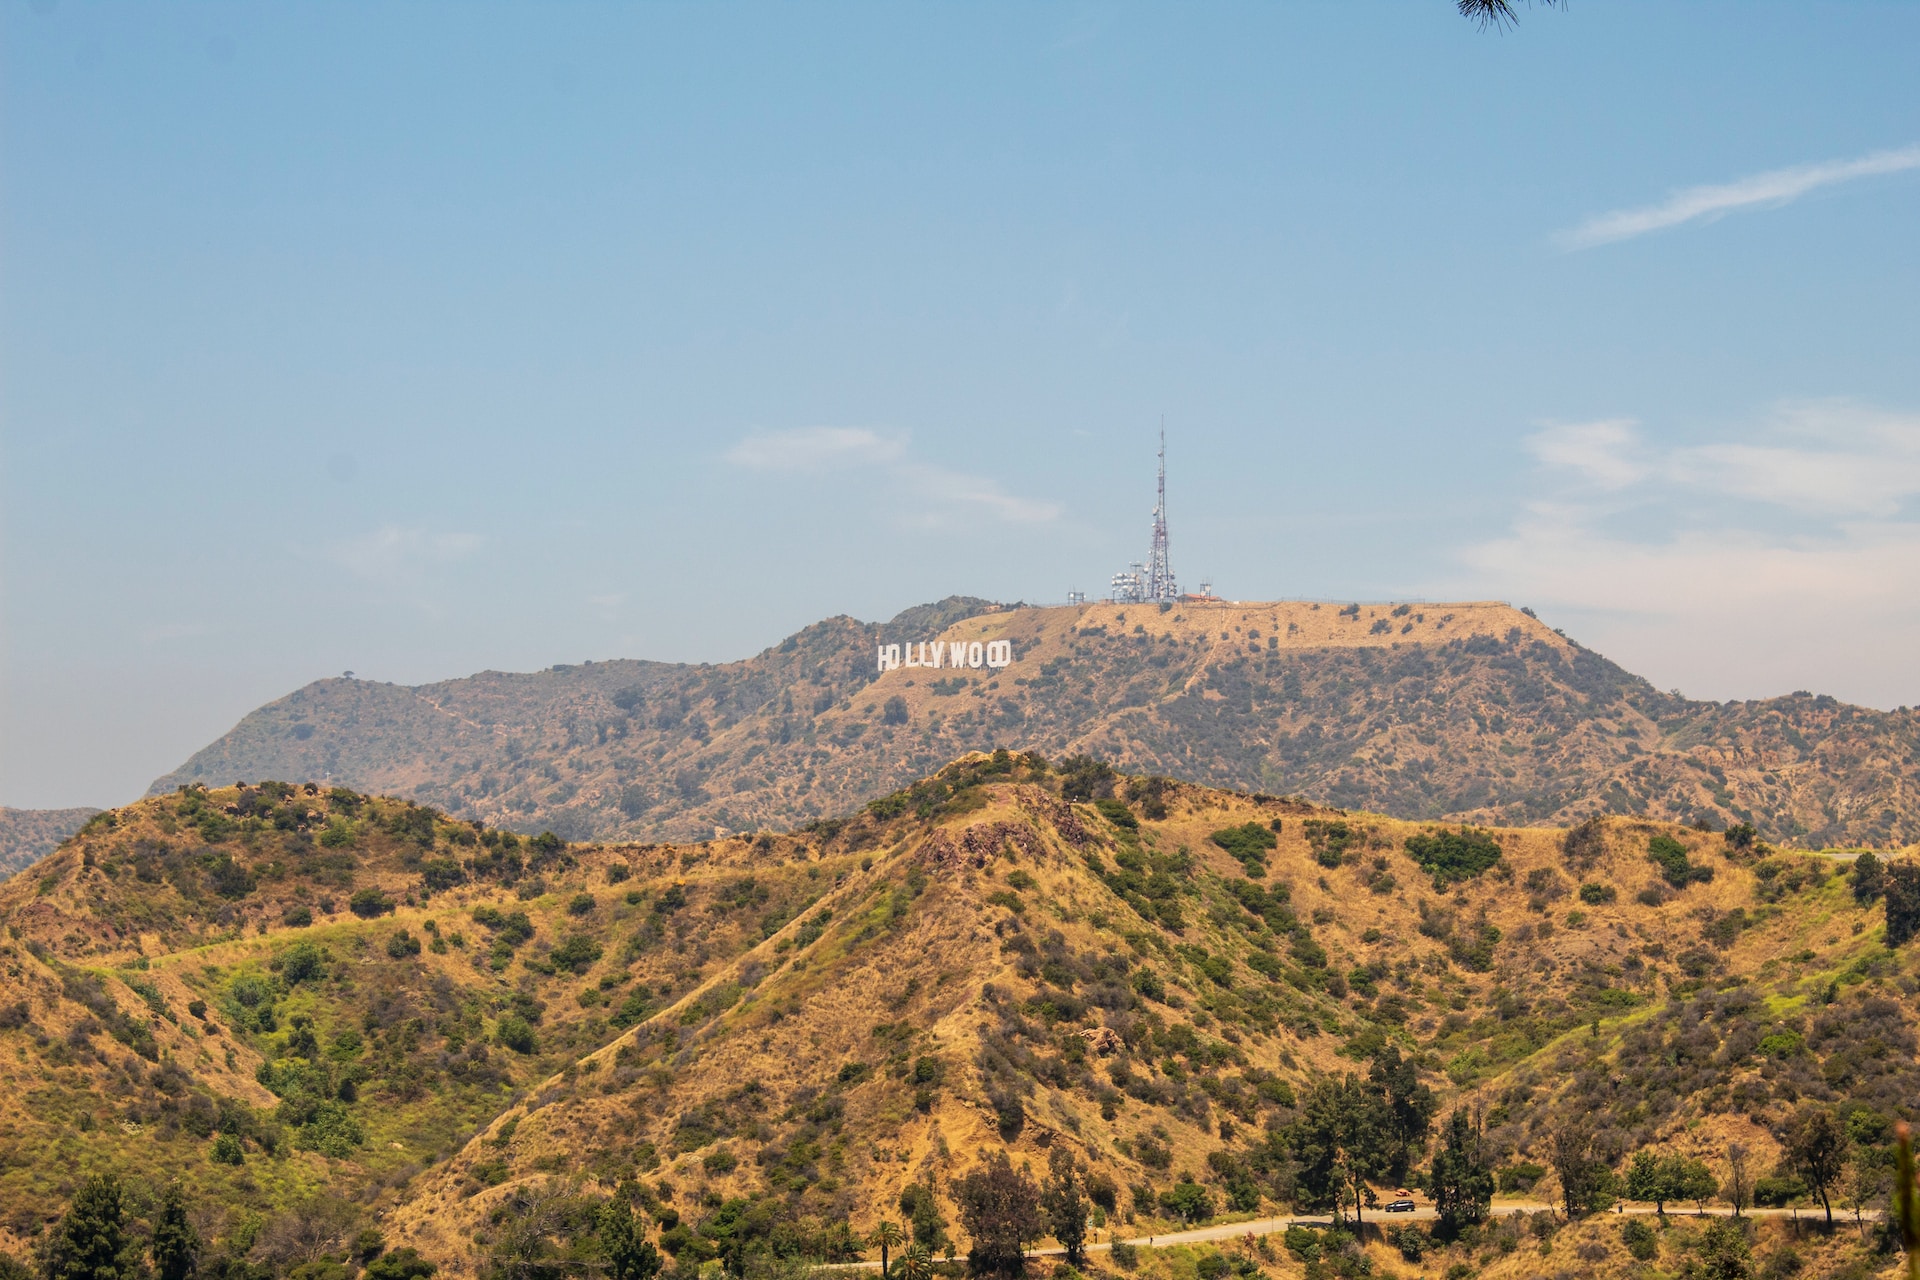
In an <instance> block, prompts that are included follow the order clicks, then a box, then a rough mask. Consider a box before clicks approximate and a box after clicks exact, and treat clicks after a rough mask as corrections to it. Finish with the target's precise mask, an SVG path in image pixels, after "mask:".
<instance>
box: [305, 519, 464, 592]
mask: <svg viewBox="0 0 1920 1280" xmlns="http://www.w3.org/2000/svg"><path fill="white" fill-rule="evenodd" d="M484 542H485V539H483V538H482V537H481V536H480V535H479V534H477V533H433V532H430V531H429V530H426V529H408V528H402V527H400V526H398V525H385V526H383V527H381V528H379V529H375V530H373V531H372V532H371V533H366V534H362V535H361V536H359V537H357V538H346V539H343V540H341V541H339V542H335V543H333V544H332V545H331V546H329V547H328V548H327V549H326V553H325V554H326V558H327V559H329V560H331V561H333V562H334V563H335V564H337V565H339V566H340V567H341V568H343V569H345V570H346V571H347V572H349V573H351V574H353V575H354V576H355V577H357V578H362V579H364V580H366V581H368V582H374V583H379V584H381V585H383V586H406V585H410V584H412V583H414V582H417V581H418V580H419V579H420V577H421V576H422V575H423V574H425V573H426V572H427V571H428V570H430V569H433V568H436V567H439V566H443V565H449V564H453V563H456V562H457V561H460V560H464V559H466V558H467V557H469V556H471V555H473V554H474V553H475V552H476V551H478V550H479V549H480V547H481V546H482V545H483V543H484Z"/></svg>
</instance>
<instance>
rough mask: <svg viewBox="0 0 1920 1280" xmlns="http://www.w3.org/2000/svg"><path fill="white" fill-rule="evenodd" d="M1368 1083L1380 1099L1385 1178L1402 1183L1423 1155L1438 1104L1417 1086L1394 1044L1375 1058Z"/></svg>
mask: <svg viewBox="0 0 1920 1280" xmlns="http://www.w3.org/2000/svg"><path fill="white" fill-rule="evenodd" d="M1367 1083H1368V1084H1370V1085H1371V1086H1372V1087H1373V1091H1374V1093H1375V1094H1377V1095H1378V1096H1379V1098H1380V1101H1381V1104H1382V1116H1383V1118H1384V1119H1385V1122H1386V1124H1385V1128H1386V1138H1387V1150H1386V1177H1387V1178H1389V1179H1390V1180H1392V1181H1394V1182H1396V1183H1398V1182H1404V1181H1405V1180H1406V1177H1407V1170H1408V1169H1409V1168H1410V1167H1411V1166H1412V1164H1413V1162H1414V1161H1415V1160H1417V1159H1419V1158H1420V1157H1421V1156H1422V1155H1424V1154H1425V1153H1426V1149H1427V1132H1428V1130H1430V1129H1431V1128H1432V1127H1433V1113H1434V1112H1435V1111H1436V1110H1437V1109H1438V1108H1439V1103H1438V1102H1436V1101H1435V1100H1434V1096H1433V1090H1431V1089H1429V1088H1427V1086H1426V1085H1424V1084H1421V1083H1420V1073H1419V1072H1418V1071H1416V1070H1415V1069H1414V1065H1413V1063H1411V1062H1409V1061H1408V1060H1406V1059H1405V1058H1403V1057H1401V1056H1400V1050H1399V1048H1398V1047H1397V1046H1395V1045H1391V1044H1390V1045H1388V1046H1387V1047H1386V1048H1384V1049H1382V1050H1381V1051H1380V1053H1379V1054H1378V1056H1376V1057H1375V1058H1374V1060H1373V1068H1372V1070H1371V1071H1370V1072H1369V1073H1368V1077H1367Z"/></svg>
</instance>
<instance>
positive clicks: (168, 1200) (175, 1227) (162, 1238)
mask: <svg viewBox="0 0 1920 1280" xmlns="http://www.w3.org/2000/svg"><path fill="white" fill-rule="evenodd" d="M148 1249H149V1251H150V1252H151V1253H152V1255H153V1271H154V1275H155V1277H156V1278H157V1280H188V1278H189V1277H190V1276H192V1275H193V1273H194V1271H195V1269H196V1268H198V1267H199V1265H200V1233H199V1232H198V1231H195V1230H194V1229H193V1223H191V1222H189V1221H187V1197H186V1195H185V1193H184V1192H182V1191H181V1190H180V1184H179V1183H177V1182H170V1183H168V1184H167V1189H166V1191H165V1192H164V1193H163V1194H162V1195H161V1197H160V1214H159V1216H158V1217H157V1218H155V1219H154V1223H153V1239H152V1241H151V1242H150V1243H149V1244H148Z"/></svg>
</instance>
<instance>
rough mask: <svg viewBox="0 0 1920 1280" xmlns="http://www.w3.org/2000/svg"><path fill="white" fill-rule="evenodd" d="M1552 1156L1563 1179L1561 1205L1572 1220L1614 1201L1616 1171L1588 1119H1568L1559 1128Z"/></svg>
mask: <svg viewBox="0 0 1920 1280" xmlns="http://www.w3.org/2000/svg"><path fill="white" fill-rule="evenodd" d="M1548 1156H1549V1158H1550V1159H1551V1161H1552V1163H1553V1171H1554V1173H1555V1174H1556V1175H1557V1176H1558V1177H1559V1179H1560V1200H1561V1207H1562V1209H1563V1210H1564V1211H1565V1212H1566V1215H1567V1218H1568V1220H1569V1221H1571V1220H1572V1219H1574V1218H1581V1217H1585V1216H1586V1215H1587V1214H1589V1213H1592V1212H1593V1211H1594V1210H1595V1209H1603V1208H1605V1207H1606V1206H1607V1204H1608V1203H1610V1202H1611V1200H1612V1195H1613V1190H1614V1186H1615V1178H1614V1172H1613V1169H1612V1168H1611V1167H1610V1166H1609V1163H1608V1161H1607V1160H1606V1159H1605V1158H1604V1157H1603V1156H1602V1155H1601V1154H1600V1152H1599V1149H1598V1143H1597V1142H1596V1135H1595V1133H1594V1131H1593V1129H1592V1128H1591V1127H1590V1126H1589V1125H1587V1124H1586V1123H1585V1122H1584V1121H1581V1120H1568V1121H1567V1122H1565V1123H1563V1124H1562V1125H1561V1126H1560V1127H1559V1128H1557V1129H1555V1130H1554V1131H1553V1138H1552V1144H1551V1146H1550V1147H1549V1149H1548Z"/></svg>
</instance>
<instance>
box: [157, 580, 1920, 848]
mask: <svg viewBox="0 0 1920 1280" xmlns="http://www.w3.org/2000/svg"><path fill="white" fill-rule="evenodd" d="M994 641H1004V642H1006V643H1007V645H1008V646H1009V650H1010V654H1011V662H1010V665H1008V666H1006V667H1004V668H999V669H996V668H993V667H990V666H987V665H985V663H984V661H981V659H983V658H984V657H986V656H987V655H986V646H987V645H988V644H990V643H992V642H994ZM892 646H899V647H900V649H901V652H900V654H899V657H900V660H901V661H900V665H899V666H898V667H896V668H894V669H892V670H887V671H884V672H883V671H880V670H879V669H878V668H879V663H878V662H877V661H876V655H877V654H879V653H881V652H882V651H883V650H885V649H886V648H888V647H892ZM956 646H961V648H959V649H958V650H956ZM975 646H978V651H977V652H976V650H975ZM956 651H958V652H961V653H964V654H965V655H966V656H967V658H968V660H969V662H970V663H971V665H967V666H964V667H960V668H958V669H956V668H955V667H954V665H953V663H952V661H951V655H952V654H953V653H954V652H956ZM936 655H938V656H936ZM923 656H924V657H925V658H926V659H927V661H928V662H929V663H932V662H935V661H938V662H939V665H938V666H932V665H929V666H918V665H913V664H914V663H916V662H917V661H918V660H919V659H920V658H921V657H923ZM996 746H1007V747H1011V748H1018V749H1032V750H1038V751H1041V752H1044V753H1047V754H1049V755H1064V754H1070V753H1073V752H1081V751H1084V752H1090V753H1093V754H1097V755H1101V756H1103V757H1105V758H1108V759H1111V760H1113V761H1115V762H1116V763H1118V764H1120V765H1122V766H1124V767H1126V768H1128V769H1131V770H1135V771H1139V772H1153V773H1163V774H1168V775H1172V776H1177V777H1182V778H1187V779H1191V780H1194V781H1197V782H1204V783H1207V784H1209V785H1214V786H1222V787H1235V788H1239V789H1242V790H1260V791H1267V792H1272V793H1274V794H1283V795H1285V794H1297V795H1302V796H1305V797H1308V798H1310V799H1312V800H1314V801H1317V802H1319V803H1325V804H1335V805H1344V806H1349V807H1355V808H1365V809H1370V810H1373V811H1376V812H1383V813H1391V814H1393V815H1395V816H1397V817H1402V818H1409V819H1449V820H1464V821H1476V822H1499V823H1506V824H1510V825H1524V824H1532V823H1549V824H1564V823H1570V822H1574V821H1577V820H1579V819H1580V818H1582V817H1585V816H1588V815H1590V814H1592V813H1596V812H1605V813H1613V814H1620V815H1634V816H1644V817H1649V818H1658V819H1666V820H1671V821H1682V822H1692V821H1695V820H1698V819H1702V818H1705V819H1708V820H1710V821H1712V822H1714V823H1715V824H1716V825H1719V826H1727V825H1737V824H1740V823H1747V824H1750V825H1752V826H1754V827H1756V828H1757V829H1758V830H1759V831H1760V832H1761V834H1762V835H1763V836H1765V837H1766V838H1767V839H1770V840H1773V841H1775V842H1777V843H1783V844H1786V843H1791V844H1795V845H1800V846H1804V847H1821V846H1833V845H1858V846H1874V847H1888V846H1897V845H1900V844H1904V843H1909V842H1912V841H1914V840H1916V839H1920V761H1916V756H1915V752H1916V749H1920V715H1917V714H1916V713H1915V712H1913V711H1911V710H1906V709H1902V710H1899V711H1895V712H1879V711H1873V710H1870V709H1867V708H1861V707H1852V706H1847V705H1844V704H1841V703H1838V702H1836V701H1834V700H1833V699H1831V698H1825V697H1814V696H1812V695H1808V694H1793V695H1791V696H1787V697H1781V698H1773V699H1768V700H1765V701H1757V702H1743V703H1724V704H1721V703H1710V702H1695V701H1690V700H1688V699H1685V698H1682V697H1679V696H1676V695H1674V694H1669V693H1662V692H1660V691H1659V690H1657V689H1655V688H1653V687H1652V686H1651V685H1650V684H1648V683H1647V682H1646V681H1645V680H1642V679H1640V678H1638V677H1636V676H1633V675H1631V674H1629V673H1628V672H1626V671H1623V670H1622V669H1620V668H1619V667H1618V666H1615V665H1614V664H1613V663H1611V662H1608V661H1607V660H1606V659H1604V658H1602V657H1600V656H1599V655H1598V654H1595V653H1592V652H1590V651H1588V650H1586V649H1583V648H1581V647H1580V646H1579V645H1578V644H1575V643H1574V642H1572V641H1570V640H1568V639H1566V638H1565V637H1563V636H1561V635H1559V634H1558V633H1556V632H1554V631H1552V630H1550V629H1548V628H1547V627H1545V626H1543V625H1541V624H1540V623H1539V622H1538V621H1537V620H1535V619H1534V618H1533V617H1531V616H1529V615H1527V614H1526V613H1524V612H1522V611H1519V610H1515V609H1511V608H1509V607H1507V606H1505V605H1499V604H1488V603H1469V604H1422V605H1397V606H1389V605H1377V606H1361V605H1351V606H1347V607H1339V606H1335V605H1318V604H1312V603H1300V602H1283V603H1278V604H1245V605H1242V604H1233V605H1228V604H1185V605H1181V606H1177V607H1171V608H1161V607H1158V606H1151V607H1150V606H1131V607H1116V606H1113V605H1087V606H1082V607H1076V608H1063V609H1025V608H1017V607H1016V608H998V607H995V606H990V605H987V604H986V603H985V602H982V601H973V600H949V601H944V602H942V603H941V604H938V605H929V606H922V607H920V608H918V609H913V610H908V611H907V613H905V614H902V615H901V616H900V617H899V618H896V619H895V620H894V621H892V622H890V623H887V624H885V625H868V624H865V623H859V622H855V621H854V620H852V619H850V618H834V619H829V620H828V621H826V622H822V623H819V624H816V625H814V626H812V627H809V628H807V629H806V630H804V631H801V632H799V633H797V634H795V635H793V636H790V637H788V638H787V639H786V640H784V641H782V642H781V643H779V644H778V645H775V646H774V647H772V648H770V649H768V650H766V651H765V652H763V653H760V654H758V655H756V656H754V657H752V658H748V659H745V660H743V661H740V662H733V663H725V664H721V665H714V666H709V665H706V664H701V665H698V666H689V665H676V664H669V663H654V662H630V661H616V662H596V663H587V664H582V665H580V666H571V667H555V668H553V669H551V670H548V671H543V672H537V673H532V674H525V675H512V674H504V673H500V672H486V673H482V674H480V675H477V676H472V677H468V678H466V679H461V680H449V681H445V682H442V683H440V684H435V685H425V686H421V687H419V688H407V687H402V686H398V685H388V684H378V683H373V682H370V681H359V680H348V679H333V680H322V681H318V682H316V683H314V684H311V685H308V686H307V687H306V688H304V689H301V690H298V691H296V692H295V693H293V694H290V695H288V696H287V697H286V698H283V699H281V700H279V701H277V702H274V703H271V704H269V705H267V706H265V707H262V708H261V709H259V710H258V711H255V712H253V713H252V714H250V715H249V716H247V717H246V719H244V720H243V721H241V723H240V724H239V725H237V726H236V727H235V728H234V729H233V730H232V731H231V732H230V733H229V734H227V735H226V736H225V737H224V738H222V739H221V740H220V741H218V742H216V743H214V744H213V745H211V746H209V747H208V748H206V749H205V750H204V751H202V752H200V753H199V754H198V755H196V756H194V758H193V759H192V760H189V761H188V762H187V763H186V764H185V765H183V766H182V767H181V768H180V769H179V770H176V771H175V772H174V773H172V774H169V775H168V776H166V777H164V778H162V779H160V780H159V781H158V782H156V783H155V784H154V790H155V792H156V793H157V792H165V791H171V790H172V789H173V788H174V787H176V786H178V785H179V784H181V783H183V782H189V781H195V782H204V783H208V784H211V785H220V784H226V783H231V782H232V781H233V780H235V779H253V778H259V777H263V776H264V777H283V778H299V779H303V780H305V779H315V780H320V781H326V782H338V783H341V784H343V785H347V786H352V787H354V788H356V789H360V790H368V791H378V792H382V793H387V794H398V795H407V796H411V797H413V798H415V799H418V800H420V801H422V802H425V803H431V804H434V805H437V806H440V807H442V808H444V809H445V810H446V811H447V812H449V813H453V814H455V815H457V816H460V817H464V818H477V819H480V820H483V821H485V822H487V823H489V824H493V825H498V826H505V827H510V828H513V829H515V830H520V831H524V832H537V831H541V830H546V829H552V830H555V831H558V832H559V833H560V834H562V835H564V836H568V837H571V838H575V839H648V840H660V839H676V840H685V839H702V838H705V837H708V836H710V835H712V834H713V833H714V832H715V831H722V832H726V831H755V830H759V829H762V828H769V827H771V828H784V827H788V826H792V825H794V824H796V823H799V822H804V821H807V820H810V819H813V818H819V817H823V816H826V815H829V814H833V813H839V812H844V811H846V810H848V809H851V808H854V807H857V806H858V805H860V804H862V803H864V802H865V801H867V800H868V799H871V798H872V797H873V796H876V795H880V794H884V793H885V792H887V791H889V790H892V789H893V788H895V787H899V786H903V785H906V784H907V783H908V782H910V781H911V780H912V779H914V778H916V777H919V776H921V775H922V774H925V773H927V772H929V771H931V770H933V769H935V768H938V767H939V765H940V764H941V763H942V762H943V761H946V760H949V759H952V758H953V757H954V756H956V755H959V754H961V753H963V752H965V751H969V750H990V749H992V748H994V747H996Z"/></svg>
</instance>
